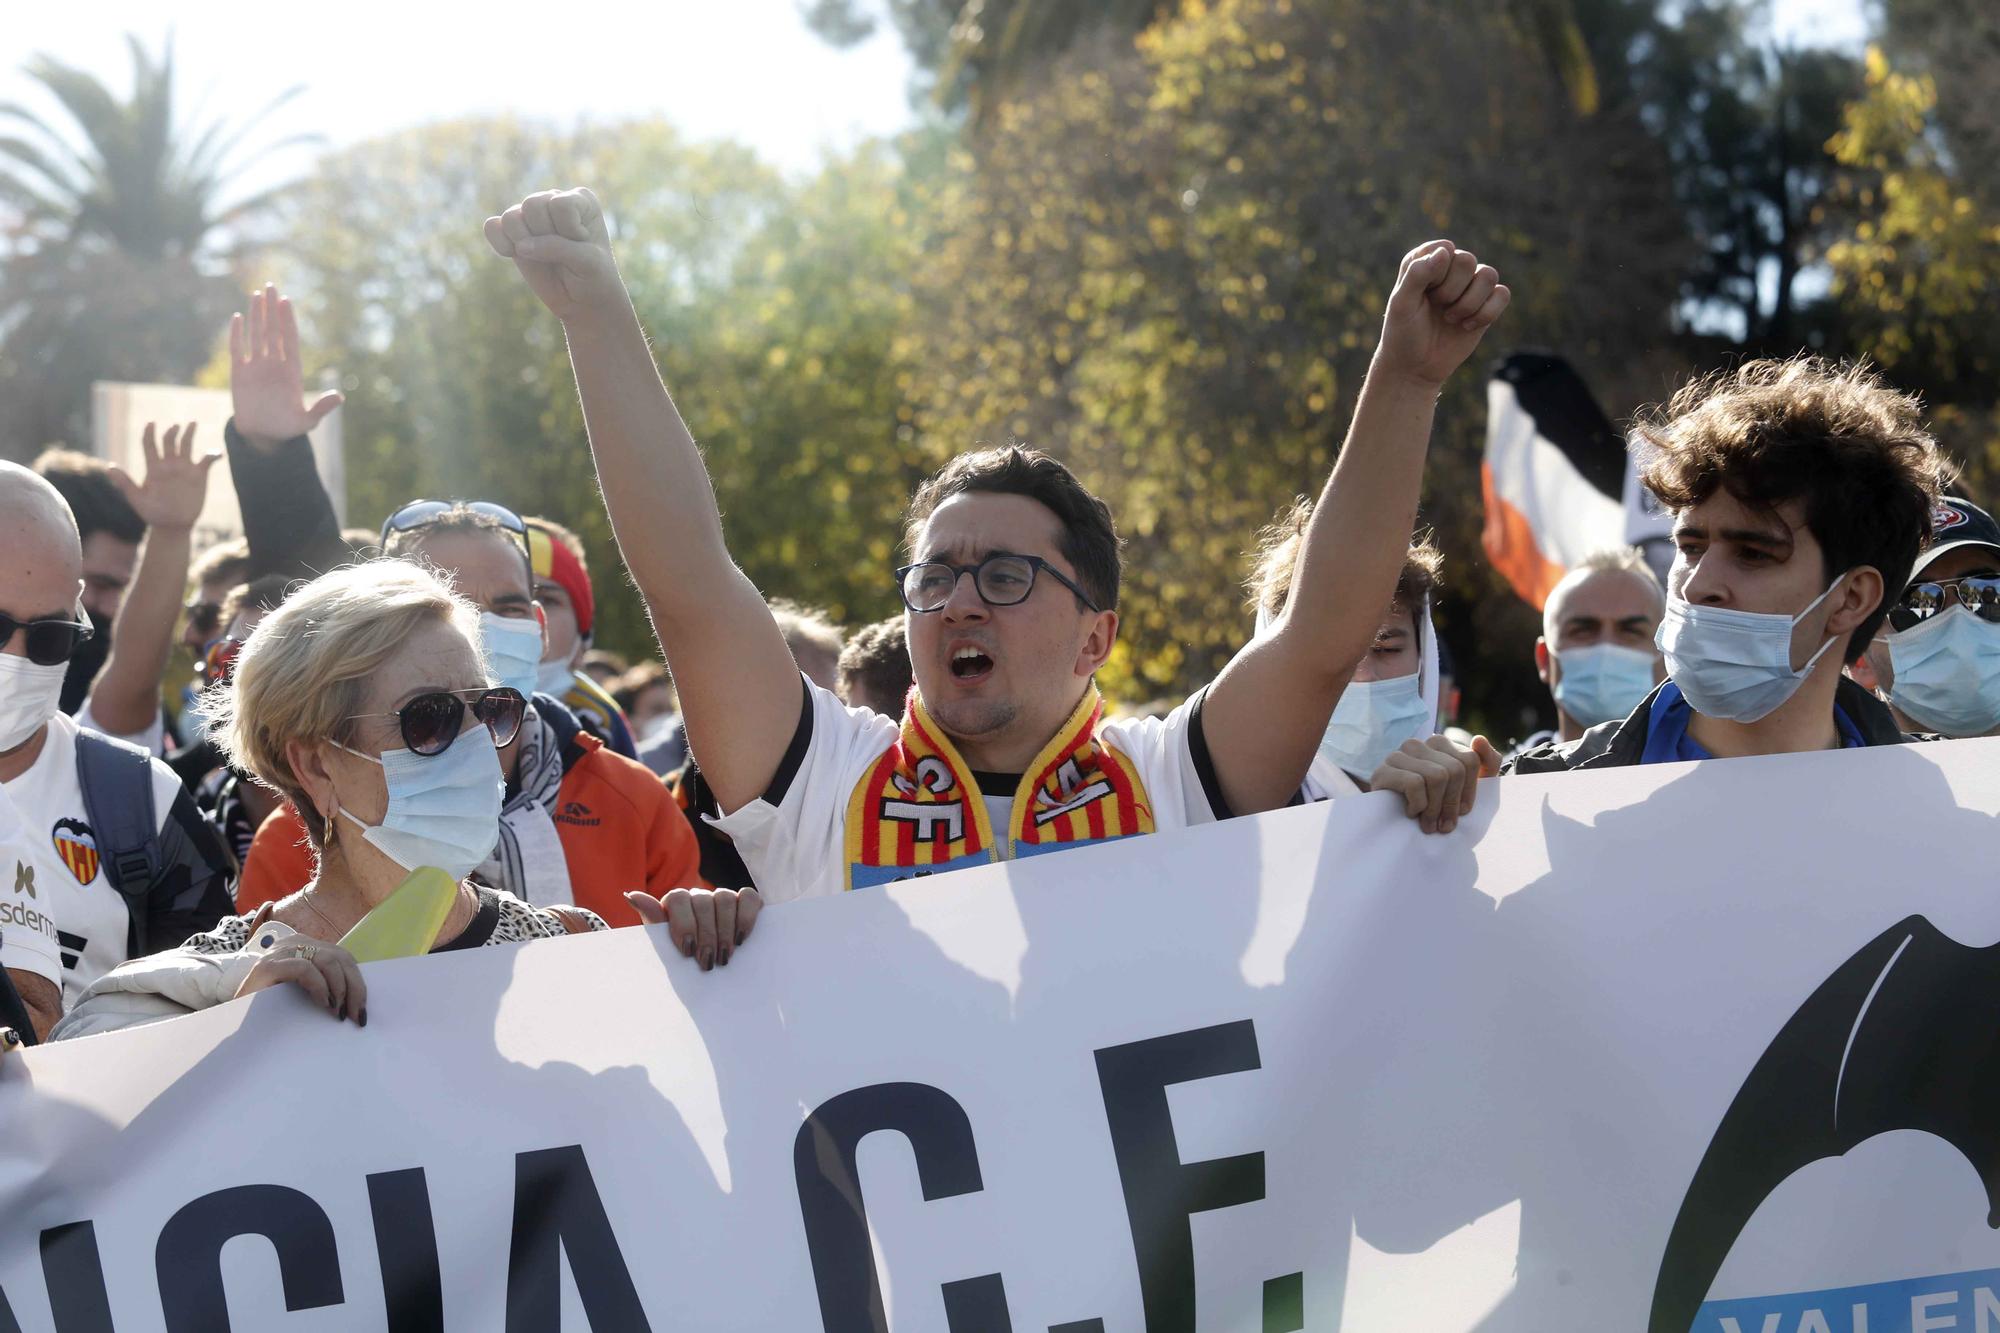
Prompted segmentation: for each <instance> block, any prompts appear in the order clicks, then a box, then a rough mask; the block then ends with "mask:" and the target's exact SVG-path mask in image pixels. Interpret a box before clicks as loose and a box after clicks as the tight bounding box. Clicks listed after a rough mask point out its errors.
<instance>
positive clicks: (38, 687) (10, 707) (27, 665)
mask: <svg viewBox="0 0 2000 1333" xmlns="http://www.w3.org/2000/svg"><path fill="white" fill-rule="evenodd" d="M68 671H69V663H67V662H57V663H56V664H55V665H53V666H43V665H42V664H41V663H39V662H30V661H29V660H28V659H27V658H25V657H16V656H15V655H14V654H12V653H0V751H6V750H12V749H16V748H18V747H19V746H22V745H25V744H27V743H28V741H30V740H32V739H33V738H34V735H35V733H36V732H38V731H40V730H41V729H42V728H43V727H45V726H47V725H48V721H49V719H50V718H52V717H54V716H55V715H56V706H57V705H58V704H59V703H60V702H61V700H62V687H63V677H64V676H65V675H66V674H68Z"/></svg>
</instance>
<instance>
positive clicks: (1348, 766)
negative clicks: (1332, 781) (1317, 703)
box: [1319, 671, 1433, 782]
mask: <svg viewBox="0 0 2000 1333" xmlns="http://www.w3.org/2000/svg"><path fill="white" fill-rule="evenodd" d="M1432 721H1433V717H1432V712H1431V706H1430V705H1429V704H1428V703H1426V702H1425V701H1424V698H1423V692H1422V690H1421V688H1420V686H1419V682H1418V680H1417V673H1416V672H1414V671H1413V672H1411V673H1410V674H1409V675H1407V676H1392V677H1390V678H1389V679H1388V680H1366V681H1363V680H1357V681H1350V682H1349V683H1348V686H1347V688H1346V689H1345V690H1342V691H1341V693H1340V702H1339V703H1337V704H1335V705H1334V708H1333V716H1332V718H1330V719H1329V720H1328V721H1327V724H1326V734H1325V735H1324V736H1322V737H1321V738H1320V742H1319V757H1320V758H1322V759H1324V760H1326V761H1328V762H1329V763H1332V764H1335V765H1337V766H1338V767H1340V768H1341V769H1343V770H1345V771H1346V772H1348V773H1351V774H1353V775H1354V776H1355V777H1358V778H1360V779H1361V780H1363V781H1364V782H1365V781H1367V780H1368V779H1369V778H1371V777H1373V776H1374V775H1375V770H1376V769H1378V768H1380V767H1381V766H1382V761H1383V760H1385V759H1387V758H1388V757H1389V756H1390V755H1391V754H1392V753H1394V752H1395V751H1396V750H1399V749H1401V748H1402V745H1403V742H1404V741H1409V740H1421V739H1422V738H1423V737H1425V736H1428V735H1430V734H1431V728H1432Z"/></svg>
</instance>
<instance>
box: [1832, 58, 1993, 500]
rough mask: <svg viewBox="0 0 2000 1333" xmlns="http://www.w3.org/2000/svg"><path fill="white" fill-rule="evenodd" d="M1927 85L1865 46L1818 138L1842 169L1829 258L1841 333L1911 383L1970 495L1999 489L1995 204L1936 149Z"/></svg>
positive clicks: (1931, 84) (1931, 86)
mask: <svg viewBox="0 0 2000 1333" xmlns="http://www.w3.org/2000/svg"><path fill="white" fill-rule="evenodd" d="M1938 99H1939V94H1938V87H1937V84H1936V82H1935V81H1934V80H1933V78H1932V77H1931V76H1930V75H1928V74H1921V75H1910V74H1902V73H1898V72H1896V71H1895V70H1894V69H1892V68H1891V67H1890V65H1889V62H1888V59H1887V58H1886V57H1885V56H1884V54H1883V53H1882V52H1881V51H1880V50H1879V49H1878V50H1871V51H1870V52H1869V55H1868V94H1867V96H1866V97H1864V98H1862V99H1861V100H1860V101H1857V102H1856V103H1854V105H1852V106H1851V107H1849V108H1848V110H1847V114H1846V118H1845V124H1844V125H1843V127H1842V129H1841V131H1840V133H1839V134H1837V135H1835V136H1834V137H1833V139H1832V142H1831V144H1830V147H1831V148H1832V150H1833V152H1834V153H1835V155H1836V156H1837V157H1838V158H1839V160H1840V162H1841V163H1842V164H1843V165H1844V166H1846V167H1847V168H1849V170H1850V173H1851V175H1850V177H1849V179H1848V180H1847V181H1846V182H1845V183H1844V184H1845V189H1844V192H1843V198H1842V204H1843V207H1842V208H1841V209H1840V210H1839V211H1840V214H1841V215H1843V216H1845V217H1846V218H1848V219H1850V226H1851V231H1850V233H1849V235H1848V236H1847V237H1846V238H1845V239H1843V240H1841V241H1839V242H1838V243H1836V244H1835V245H1834V246H1833V248H1832V251H1831V254H1830V256H1829V258H1830V260H1831V262H1832V265H1833V270H1834V274H1835V291H1836V294H1837V295H1838V296H1839V297H1840V298H1841V299H1842V302H1843V304H1844V306H1845V309H1846V312H1847V316H1848V321H1849V324H1850V326H1851V329H1852V337H1853V339H1854V341H1855V343H1856V345H1857V346H1858V347H1859V348H1860V350H1861V351H1862V352H1864V353H1865V354H1866V355H1868V356H1870V357H1872V358H1873V359H1874V360H1875V361H1877V362H1878V363H1880V364H1881V366H1882V367H1883V368H1884V370H1885V371H1886V372H1887V373H1888V374H1890V375H1891V376H1893V377H1894V378H1895V379H1896V381H1897V382H1898V383H1900V384H1902V385H1903V386H1904V387H1907V388H1911V389H1916V390H1920V391H1922V392H1923V393H1924V394H1925V396H1926V397H1927V399H1928V400H1929V401H1930V403H1931V406H1932V418H1933V422H1934V424H1935V427H1936V429H1937V430H1938V432H1939V435H1940V437H1941V438H1942V439H1943V440H1944V442H1945V444H1946V445H1947V447H1949V448H1950V449H1951V450H1952V452H1953V454H1954V456H1955V457H1957V458H1958V459H1959V460H1961V461H1962V462H1963V463H1965V464H1966V466H1967V476H1966V478H1965V485H1966V487H1967V490H1968V492H1969V493H1970V494H1971V495H1972V496H1973V497H1975V498H1977V499H1979V500H1980V501H1981V502H1982V503H1991V502H1993V500H1994V499H1995V496H1996V487H2000V413H1997V412H1996V411H1995V408H1996V405H2000V326H1996V324H1995V323H1994V320H1993V316H1992V309H1993V294H1994V293H1995V292H1996V291H2000V213H1996V212H1994V211H1993V210H1992V209H1990V208H1988V207H1987V206H1985V205H1983V204H1982V203H1981V202H1980V200H1979V198H1978V197H1977V192H1978V191H1979V189H1980V187H1981V185H1982V184H1983V183H1982V182H1980V181H1978V180H1977V179H1976V173H1971V172H1966V171H1964V170H1962V169H1961V168H1960V167H1959V165H1958V164H1957V163H1955V162H1953V161H1952V160H1951V158H1950V157H1949V156H1948V155H1947V154H1946V153H1945V152H1944V151H1943V150H1942V149H1941V148H1940V147H1939V144H1940V142H1941V136H1940V134H1939V126H1938V121H1937V117H1938Z"/></svg>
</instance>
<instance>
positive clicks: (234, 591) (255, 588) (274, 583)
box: [222, 574, 302, 629]
mask: <svg viewBox="0 0 2000 1333" xmlns="http://www.w3.org/2000/svg"><path fill="white" fill-rule="evenodd" d="M301 582H302V581H301V580H299V579H295V578H293V577H292V576H291V575H289V574H265V575H262V576H260V577H258V578H254V579H252V580H250V582H248V583H242V584H238V585H237V586H236V587H234V588H231V589H230V590H229V596H228V597H226V598H224V599H223V602H222V626H223V628H224V629H227V628H228V627H229V625H230V622H232V621H234V620H235V619H236V617H238V616H240V615H242V614H243V612H244V610H245V609H246V608H253V609H255V610H258V611H275V610H277V609H278V608H279V607H280V606H281V605H283V604H284V600H285V597H286V595H287V594H288V593H290V592H291V590H292V589H293V588H294V587H297V586H299V585H300V583H301Z"/></svg>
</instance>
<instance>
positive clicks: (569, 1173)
mask: <svg viewBox="0 0 2000 1333" xmlns="http://www.w3.org/2000/svg"><path fill="white" fill-rule="evenodd" d="M565 1251H567V1252H568V1254H569V1272H570V1276H571V1277H573V1278H575V1279H576V1294H577V1295H578V1296H579V1297H581V1298H582V1300H583V1313H584V1316H585V1318H587V1319H589V1320H590V1327H591V1328H592V1330H594V1333H649V1331H650V1330H651V1328H652V1327H653V1326H652V1325H651V1324H649V1323H647V1322H646V1311H645V1309H644V1307H642V1306H641V1305H640V1304H639V1293H638V1290H637V1289H636V1288H634V1287H633V1285H632V1272H631V1270H630V1269H628V1268H627V1267H626V1266H625V1255H624V1253H623V1252H622V1251H621V1250H619V1248H618V1237H617V1236H616V1235H615V1234H614V1233H613V1232H612V1230H611V1219H610V1218H609V1217H607V1216H606V1215H605V1212H604V1200H603V1199H602V1198H600V1197H599V1196H598V1193H597V1182H596V1181H595V1180H594V1179H592V1178H591V1174H590V1163H589V1162H587V1161H585V1160H584V1157H583V1147H582V1145H581V1144H571V1145H570V1146H569V1147H567V1148H544V1149H542V1150H541V1151H540V1152H524V1153H521V1154H520V1155H518V1156H517V1157H515V1159H514V1242H513V1246H512V1248H511V1251H510V1252H509V1254H508V1256H507V1333H557V1330H559V1329H560V1328H561V1327H562V1287H561V1284H562V1257H563V1254H564V1252H565Z"/></svg>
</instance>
